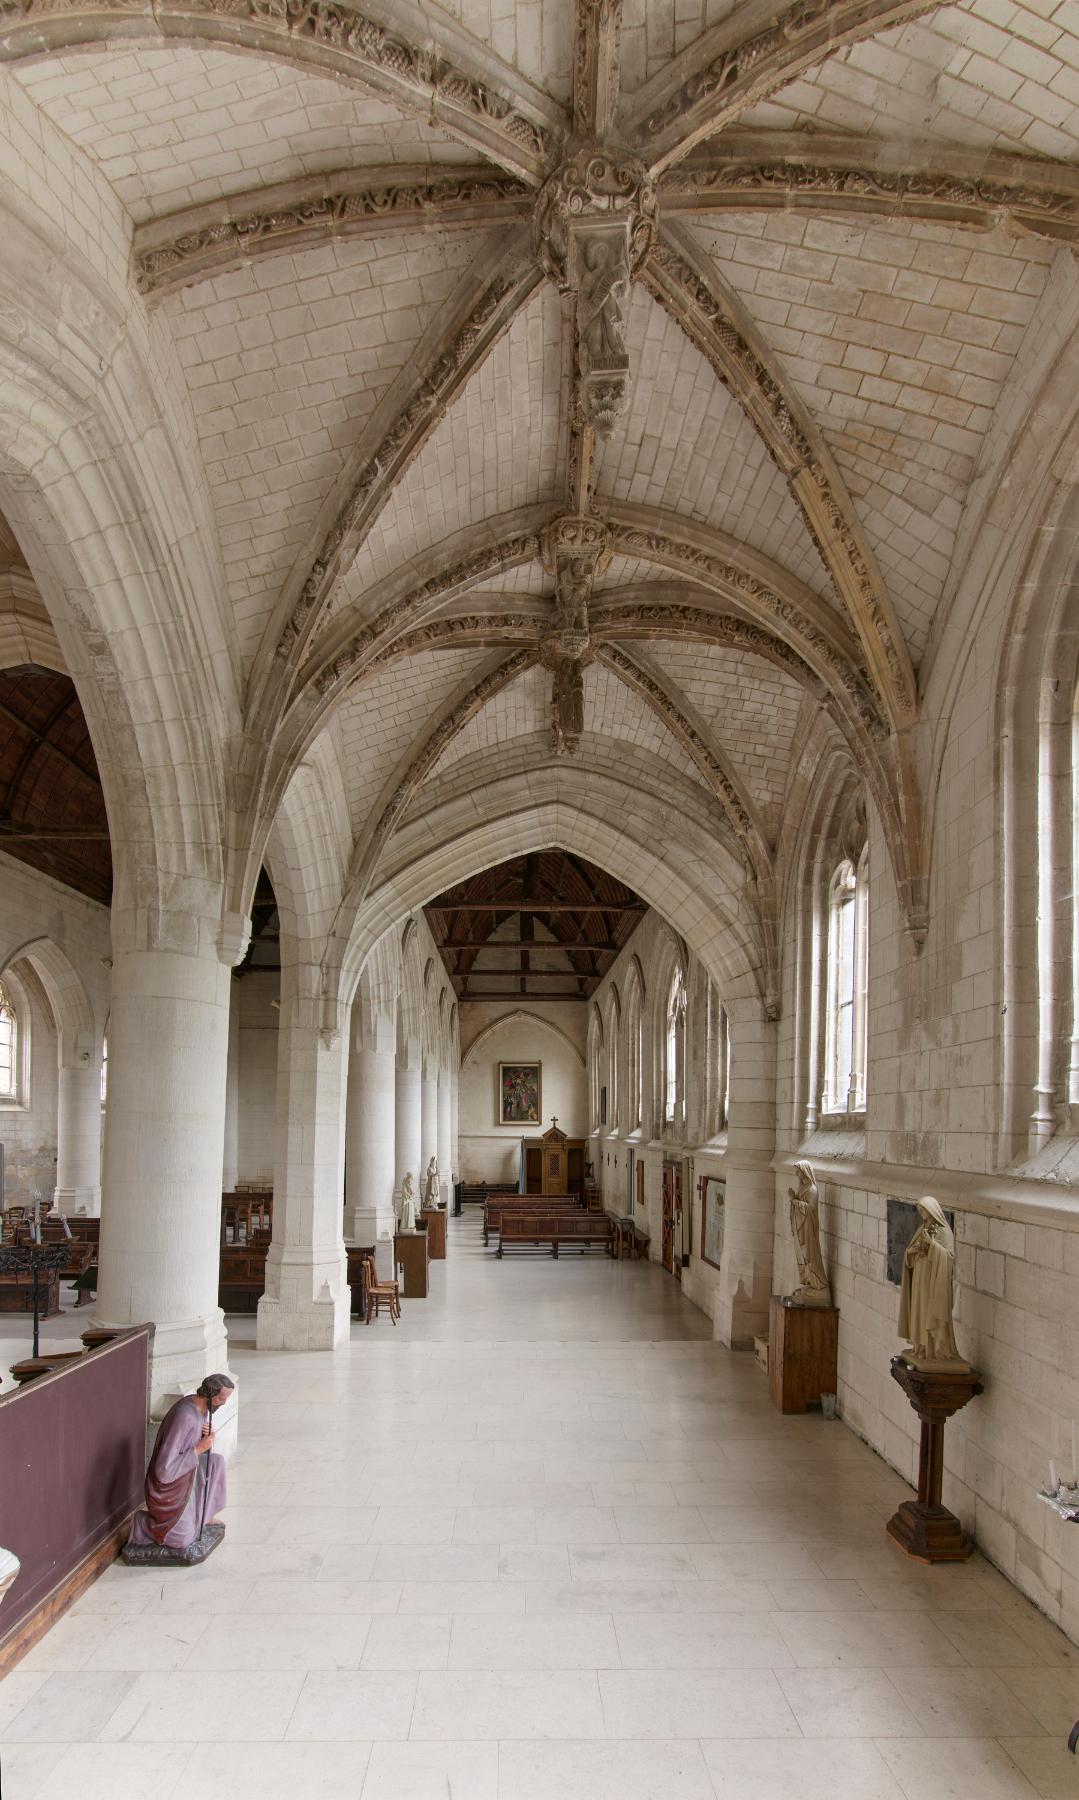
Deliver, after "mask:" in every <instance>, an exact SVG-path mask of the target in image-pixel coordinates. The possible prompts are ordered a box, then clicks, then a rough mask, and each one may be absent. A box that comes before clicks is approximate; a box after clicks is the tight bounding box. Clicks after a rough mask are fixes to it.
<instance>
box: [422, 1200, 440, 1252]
mask: <svg viewBox="0 0 1079 1800" xmlns="http://www.w3.org/2000/svg"><path fill="white" fill-rule="evenodd" d="M420 1224H421V1225H426V1227H427V1249H428V1252H429V1253H430V1257H431V1261H432V1262H445V1260H446V1215H445V1213H444V1212H443V1210H442V1208H441V1207H430V1208H428V1207H424V1209H423V1211H422V1212H421V1214H420Z"/></svg>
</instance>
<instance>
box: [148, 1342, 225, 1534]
mask: <svg viewBox="0 0 1079 1800" xmlns="http://www.w3.org/2000/svg"><path fill="white" fill-rule="evenodd" d="M232 1389H233V1383H232V1381H231V1380H230V1378H229V1377H228V1376H227V1375H207V1377H206V1379H205V1381H204V1382H203V1383H202V1384H201V1386H200V1387H199V1389H198V1391H197V1392H196V1393H194V1394H188V1395H185V1397H184V1398H183V1399H182V1400H178V1401H177V1402H176V1405H175V1406H172V1407H170V1408H169V1410H168V1412H167V1413H166V1414H165V1417H164V1418H163V1419H162V1421H161V1425H160V1428H159V1430H158V1434H157V1442H156V1443H155V1445H154V1453H153V1455H152V1456H151V1458H150V1466H149V1468H148V1469H147V1471H146V1505H145V1508H144V1509H142V1510H141V1511H139V1512H137V1513H136V1514H135V1518H134V1521H133V1524H132V1528H131V1536H130V1538H129V1539H128V1546H127V1547H128V1548H129V1549H139V1548H143V1547H147V1546H149V1545H153V1544H157V1545H158V1546H159V1547H160V1548H162V1549H165V1550H186V1549H187V1548H188V1546H189V1545H191V1544H193V1543H194V1542H195V1540H196V1539H197V1538H199V1537H200V1536H201V1534H202V1532H203V1529H204V1527H205V1526H207V1525H209V1524H211V1523H212V1521H213V1520H214V1518H215V1517H216V1515H217V1514H218V1513H219V1512H220V1511H221V1509H222V1507H223V1506H224V1504H225V1459H224V1457H223V1456H218V1455H217V1454H216V1453H215V1451H214V1447H213V1445H214V1430H213V1423H212V1415H213V1414H214V1413H215V1412H216V1411H217V1409H218V1407H220V1406H223V1405H224V1404H225V1401H226V1400H227V1399H228V1397H229V1395H230V1394H231V1392H232ZM220 1529H222V1530H223V1527H221V1528H220Z"/></svg>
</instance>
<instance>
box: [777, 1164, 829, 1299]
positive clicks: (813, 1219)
mask: <svg viewBox="0 0 1079 1800" xmlns="http://www.w3.org/2000/svg"><path fill="white" fill-rule="evenodd" d="M794 1166H795V1168H796V1169H797V1171H798V1186H797V1187H796V1188H788V1189H787V1193H788V1194H789V1195H790V1203H791V1235H792V1237H793V1238H794V1254H795V1256H796V1257H797V1258H798V1286H797V1287H796V1288H795V1290H794V1292H793V1294H792V1295H791V1304H792V1306H831V1304H832V1289H831V1283H830V1282H829V1280H828V1271H827V1269H826V1268H825V1266H824V1256H823V1253H822V1251H821V1247H820V1191H819V1189H818V1187H817V1183H816V1181H815V1180H814V1178H813V1170H812V1168H811V1167H810V1165H809V1163H807V1162H800V1163H795V1165H794Z"/></svg>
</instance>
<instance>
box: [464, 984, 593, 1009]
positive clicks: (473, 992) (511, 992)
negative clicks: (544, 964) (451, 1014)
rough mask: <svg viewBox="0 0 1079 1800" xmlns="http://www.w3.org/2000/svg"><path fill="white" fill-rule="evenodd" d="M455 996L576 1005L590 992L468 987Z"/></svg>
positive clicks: (587, 996) (587, 997)
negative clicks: (549, 1001) (562, 1002)
mask: <svg viewBox="0 0 1079 1800" xmlns="http://www.w3.org/2000/svg"><path fill="white" fill-rule="evenodd" d="M457 998H458V1000H505V1001H510V1002H512V1001H515V1000H542V1001H543V1003H544V1005H546V1004H547V1001H548V1000H572V1001H574V1002H575V1003H576V1004H577V1005H582V1004H583V1003H584V1001H585V1000H587V999H589V998H590V992H589V993H583V994H580V993H573V994H543V993H540V992H539V990H538V989H537V988H529V989H528V990H527V991H526V992H525V993H523V994H522V993H521V992H520V991H519V990H518V989H515V988H497V989H492V990H488V989H487V988H476V989H471V988H470V989H469V991H468V993H466V994H462V993H459V994H458V996H457Z"/></svg>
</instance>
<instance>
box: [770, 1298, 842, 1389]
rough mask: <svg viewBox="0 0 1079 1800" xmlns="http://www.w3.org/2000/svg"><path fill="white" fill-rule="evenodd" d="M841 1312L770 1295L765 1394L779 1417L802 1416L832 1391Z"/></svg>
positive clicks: (834, 1383)
mask: <svg viewBox="0 0 1079 1800" xmlns="http://www.w3.org/2000/svg"><path fill="white" fill-rule="evenodd" d="M838 1357H839V1309H838V1308H837V1307H835V1306H797V1305H795V1304H794V1303H793V1302H792V1301H791V1300H790V1299H789V1298H788V1297H787V1296H785V1295H783V1294H773V1295H772V1304H771V1308H770V1315H769V1344H768V1392H769V1395H770V1396H771V1401H772V1405H773V1406H774V1407H775V1408H776V1409H777V1411H779V1412H782V1413H804V1412H805V1411H806V1408H807V1407H808V1406H810V1405H811V1404H813V1403H814V1402H816V1403H817V1404H818V1405H819V1403H820V1397H821V1395H822V1394H834V1393H835V1391H836V1365H837V1361H838Z"/></svg>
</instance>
